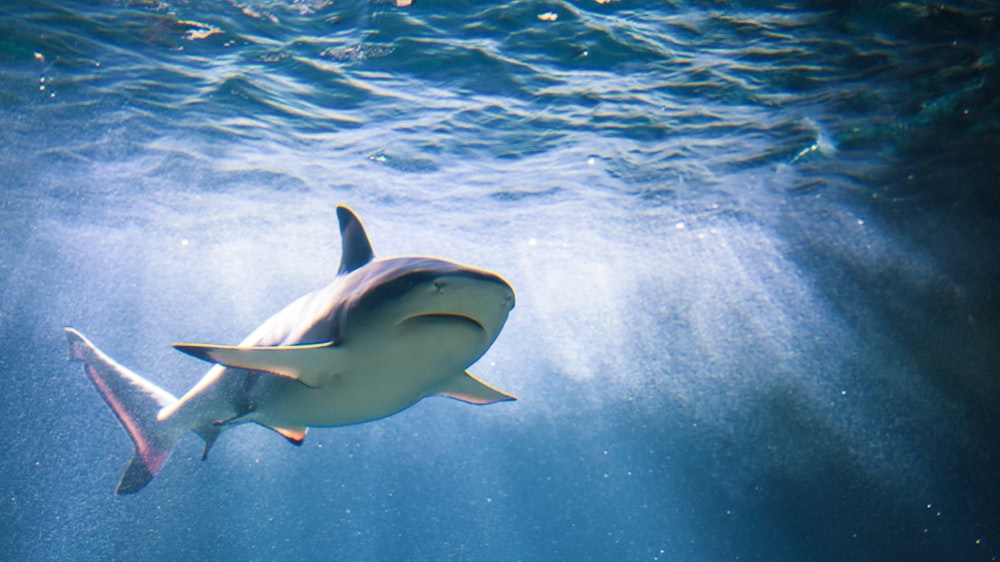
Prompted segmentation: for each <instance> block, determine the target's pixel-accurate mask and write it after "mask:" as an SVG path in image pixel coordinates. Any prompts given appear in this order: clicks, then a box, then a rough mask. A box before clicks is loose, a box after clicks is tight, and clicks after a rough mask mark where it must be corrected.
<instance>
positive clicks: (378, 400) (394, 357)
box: [66, 207, 514, 493]
mask: <svg viewBox="0 0 1000 562" xmlns="http://www.w3.org/2000/svg"><path fill="white" fill-rule="evenodd" d="M337 215H338V218H339V220H340V231H341V237H342V247H343V251H342V254H341V264H340V271H339V273H338V275H337V277H336V279H335V280H334V281H333V283H331V284H330V285H328V286H327V287H324V288H322V289H320V290H318V291H315V292H313V293H309V294H308V295H305V296H303V297H301V298H300V299H298V300H296V301H295V302H293V303H291V304H290V305H288V306H287V307H285V308H284V309H283V310H281V311H280V312H278V313H277V314H275V315H274V316H272V317H271V318H270V319H268V320H267V321H266V322H264V324H262V325H261V326H260V327H259V328H257V329H256V330H254V331H253V333H251V334H250V335H249V336H247V337H246V338H245V339H244V340H243V341H242V342H241V343H240V344H239V345H238V346H212V345H199V344H175V347H176V348H177V349H179V350H181V351H184V352H185V353H189V354H191V355H194V356H196V357H199V358H201V359H204V360H206V361H211V362H214V363H216V365H215V366H213V367H212V368H211V369H210V370H209V371H208V373H206V374H205V376H204V377H203V378H202V379H201V381H199V382H198V383H197V384H196V385H195V386H194V387H193V388H192V389H191V390H189V391H188V392H187V393H186V394H185V395H184V396H182V397H181V398H180V399H177V398H175V397H174V396H172V395H171V394H170V393H168V392H167V391H165V390H163V389H161V388H159V387H157V386H156V385H154V384H153V383H151V382H149V381H147V380H145V379H143V378H142V377H140V376H139V375H136V374H135V373H132V372H131V371H129V370H128V369H126V368H124V367H122V366H121V365H118V364H117V363H115V362H114V361H113V360H112V359H110V358H109V357H108V356H106V355H104V354H103V353H102V352H101V351H100V350H98V349H97V348H96V347H95V346H94V345H93V344H91V343H90V342H89V341H88V340H87V339H86V338H84V337H83V336H82V335H81V334H80V333H79V332H77V331H75V330H73V329H72V328H67V329H66V333H67V337H68V338H69V342H70V349H71V355H72V357H73V358H74V359H78V360H82V361H84V371H85V373H86V374H87V375H88V377H89V378H90V379H91V381H92V382H93V383H94V386H95V387H96V388H97V390H98V391H99V392H100V393H101V395H102V396H103V397H104V399H105V401H106V402H107V403H108V405H109V406H110V407H111V409H112V410H113V411H114V412H115V414H116V415H117V416H118V419H119V420H120V421H121V422H122V425H123V426H124V427H125V429H126V430H127V431H128V432H129V435H130V436H131V437H132V439H133V441H134V442H135V445H136V454H135V456H134V457H133V459H132V462H131V463H130V464H129V466H128V468H126V470H125V474H124V475H123V476H122V480H121V482H120V483H119V485H118V489H117V492H118V493H131V492H136V491H138V490H140V489H142V488H143V487H144V486H145V485H146V484H147V483H148V482H149V481H150V480H151V479H152V478H153V476H155V475H156V473H157V472H158V471H159V470H160V468H162V466H163V464H164V463H165V462H166V460H167V458H168V457H169V455H170V452H171V450H172V449H173V446H174V443H175V442H176V441H177V439H178V438H179V437H180V436H181V435H183V434H185V433H187V432H188V431H194V432H196V433H198V434H199V435H201V437H202V438H203V439H205V452H204V455H203V457H204V456H205V455H207V454H208V451H209V449H210V448H211V446H212V444H213V443H214V442H215V440H216V438H217V437H218V435H219V434H220V433H221V432H222V431H223V430H225V429H228V428H230V427H233V426H234V425H237V424H241V423H246V422H255V423H258V424H260V425H263V426H266V427H269V428H271V429H273V430H275V431H277V432H278V433H280V434H281V435H283V436H284V437H285V438H287V439H288V440H289V441H291V442H293V443H295V444H301V443H302V440H303V439H304V438H305V433H306V429H307V428H308V427H316V426H338V425H348V424H355V423H361V422H366V421H371V420H375V419H379V418H382V417H385V416H388V415H391V414H394V413H396V412H399V411H401V410H403V409H405V408H407V407H409V406H411V405H413V404H414V403H416V402H417V401H419V400H420V399H422V398H424V397H426V396H430V395H435V394H437V395H444V396H449V397H452V398H456V399H459V400H463V401H465V402H470V403H473V404H489V403H492V402H497V401H501V400H513V399H514V397H513V396H511V395H510V394H507V393H505V392H502V391H500V390H498V389H496V388H493V387H491V386H489V385H487V384H485V383H483V382H481V381H479V380H478V379H476V378H475V377H473V376H472V375H471V374H469V373H468V371H466V370H465V369H466V368H467V367H468V366H469V365H471V364H472V363H474V362H475V361H476V360H478V359H479V358H480V357H481V356H482V355H483V354H484V353H485V352H486V350H487V349H489V347H490V345H492V343H493V341H494V340H495V339H496V337H497V335H499V333H500V330H501V328H503V325H504V323H505V322H506V320H507V314H508V313H509V312H510V310H511V308H513V306H514V291H513V289H512V288H511V286H510V284H509V283H507V281H505V280H504V279H503V278H502V277H500V276H499V275H497V274H496V273H492V272H490V271H486V270H482V269H477V268H473V267H469V266H464V265H461V264H457V263H454V262H451V261H447V260H442V259H438V258H430V257H395V258H386V259H374V255H373V253H372V250H371V244H370V243H369V241H368V237H367V235H366V234H365V231H364V227H363V226H362V225H361V222H360V221H359V220H358V218H357V217H356V216H355V215H354V213H353V212H352V211H351V210H350V209H348V208H347V207H338V209H337Z"/></svg>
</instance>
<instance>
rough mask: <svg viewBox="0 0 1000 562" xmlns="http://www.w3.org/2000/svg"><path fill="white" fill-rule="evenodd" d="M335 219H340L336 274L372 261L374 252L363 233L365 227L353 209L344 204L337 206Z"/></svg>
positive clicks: (341, 273) (347, 271)
mask: <svg viewBox="0 0 1000 562" xmlns="http://www.w3.org/2000/svg"><path fill="white" fill-rule="evenodd" d="M337 219H338V220H339V221H340V245H341V253H340V270H339V271H337V274H338V275H343V274H345V273H350V272H352V271H354V270H355V269H357V268H359V267H361V266H363V265H365V264H366V263H368V262H370V261H372V258H374V257H375V254H374V253H373V252H372V244H371V242H369V241H368V235H367V234H365V227H364V226H363V225H362V224H361V220H360V219H358V216H357V215H355V214H354V211H352V210H351V209H350V207H347V206H346V205H338V206H337Z"/></svg>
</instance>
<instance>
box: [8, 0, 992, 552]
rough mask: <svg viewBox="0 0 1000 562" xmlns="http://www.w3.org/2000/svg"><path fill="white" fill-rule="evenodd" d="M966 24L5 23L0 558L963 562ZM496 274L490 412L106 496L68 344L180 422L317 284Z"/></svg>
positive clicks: (93, 405) (973, 122) (979, 373)
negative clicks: (404, 258)
mask: <svg viewBox="0 0 1000 562" xmlns="http://www.w3.org/2000/svg"><path fill="white" fill-rule="evenodd" d="M998 15H1000V12H998V11H997V9H996V7H995V6H994V5H993V3H992V2H988V1H986V0H982V1H975V0H969V1H965V2H948V3H934V4H930V3H922V2H918V3H905V2H878V3H870V2H847V1H843V2H837V1H828V2H823V1H806V0H801V1H794V2H787V3H784V4H780V5H774V4H773V3H768V2H754V1H749V0H747V1H744V2H708V1H694V0H688V1H680V0H677V1H673V2H664V3H658V4H653V3H649V4H646V3H640V2H628V1H624V0H623V1H621V2H616V1H612V2H607V3H600V2H595V1H586V2H580V3H568V2H514V3H508V4H501V5H484V4H481V3H454V2H449V3H440V2H432V1H423V0H416V1H415V2H414V4H413V5H412V6H410V7H396V6H395V5H393V4H391V3H385V2H335V3H328V2H324V1H322V0H314V1H302V2H293V1H287V2H279V1H263V0H231V1H229V2H226V1H222V0H204V1H188V2H179V1H178V2H154V1H149V2H127V1H124V0H122V1H118V0H106V1H103V2H100V3H96V2H74V1H70V2H44V1H35V2H9V3H6V4H5V5H4V6H3V7H2V8H0V61H2V66H0V177H2V178H3V180H2V181H3V195H2V196H0V197H2V199H0V208H2V213H3V215H2V216H3V221H2V223H0V279H2V299H3V300H2V308H0V330H2V334H3V338H4V340H3V345H2V347H0V365H2V374H3V376H2V377H0V396H2V409H0V430H2V432H3V435H4V441H3V443H4V451H5V454H4V455H3V458H2V460H0V474H2V478H0V481H2V483H3V494H4V495H3V503H2V505H3V507H2V512H0V529H2V534H0V557H2V558H4V559H10V560H47V559H68V558H75V559H109V558H111V559H192V558H193V559H218V560H225V559H234V560H300V559H343V560H359V559H379V560H384V559H412V560H442V559H453V560H473V559H475V560H484V559H485V560H554V559H567V560H568V559H585V560H609V559H615V560H996V559H997V557H998V556H1000V535H998V533H997V529H1000V508H998V505H1000V501H998V500H1000V489H998V482H1000V478H998V477H1000V458H998V456H997V453H996V452H994V449H995V447H996V443H997V442H998V437H1000V436H998V433H997V427H998V425H997V421H998V420H997V412H998V411H1000V410H998V405H1000V379H998V375H1000V374H998V372H997V365H998V364H1000V354H998V348H997V347H996V342H997V341H998V336H1000V307H998V302H1000V295H998V293H997V286H998V285H997V280H998V271H1000V269H998V265H1000V264H998V259H997V252H996V240H997V239H998V236H1000V227H998V223H997V220H996V217H997V216H998V215H997V213H998V211H1000V204H998V203H1000V200H998V197H997V191H996V179H995V178H996V174H997V166H996V164H995V159H996V155H997V154H1000V151H998V148H1000V143H998V139H1000V135H998V133H1000V117H998V116H1000V105H998V102H997V99H1000V98H998V95H997V93H998V91H1000V84H998V74H997V67H996V57H997V53H998V51H997V47H998V38H1000V30H998V29H997V21H998V20H997V17H998ZM337 203H347V204H350V205H351V206H352V207H353V208H354V209H355V210H356V211H357V212H358V213H359V214H360V215H361V217H362V219H363V220H364V221H365V223H366V226H367V228H368V230H369V234H370V236H371V238H372V243H373V245H374V247H375V251H376V253H377V254H379V255H382V256H389V255H397V254H407V253H429V254H435V255H441V256H445V257H448V258H451V259H456V260H460V261H463V262H466V263H471V264H474V265H478V266H482V267H487V268H490V269H493V270H496V271H498V272H500V273H502V274H503V275H505V276H506V277H507V278H508V279H509V280H510V281H511V283H512V284H513V285H514V286H515V288H516V289H517V291H518V305H517V308H516V309H515V310H514V311H513V313H512V316H511V319H510V321H509V322H508V325H507V327H506V329H505V331H504V333H503V334H501V336H500V338H499V339H498V341H497V342H496V344H495V345H494V347H493V349H491V350H490V352H489V353H488V354H487V355H486V357H484V358H483V360H482V361H480V363H479V364H477V365H476V366H474V368H473V371H474V372H476V373H477V374H478V375H480V376H481V377H482V378H484V379H486V380H488V381H490V382H492V383H495V384H496V385H498V386H500V387H501V388H504V389H505V390H509V391H511V392H513V393H515V394H517V395H519V396H520V398H521V399H520V400H519V401H518V402H515V403H510V404H498V405H493V406H487V407H481V408H478V407H472V406H468V405H465V404H460V403H457V402H453V401H449V400H444V399H428V400H425V401H423V402H421V403H420V404H418V405H417V406H415V407H413V408H411V409H410V410H407V411H406V412H403V413H402V414H399V415H396V416H394V417H391V418H388V419H385V420H382V421H379V422H376V423H372V424H366V425H360V426H354V427H348V428H337V429H314V430H312V431H310V433H309V435H308V437H307V439H306V442H305V444H304V445H303V446H302V448H300V449H295V448H293V447H290V446H289V445H288V444H287V443H285V442H284V440H283V439H281V438H279V437H277V436H275V435H274V434H272V433H270V432H268V431H267V430H264V429H261V428H256V427H241V428H238V429H236V430H234V431H231V432H227V433H226V434H225V435H224V436H223V437H222V438H221V439H220V441H219V443H218V444H217V445H216V447H215V449H214V450H213V453H212V457H211V458H210V459H209V460H208V461H207V462H200V461H198V460H197V459H198V456H199V454H200V450H201V448H200V442H199V441H198V440H197V438H194V437H191V438H189V439H187V440H185V441H182V442H181V444H180V446H179V447H178V450H177V451H176V452H175V454H174V456H173V458H172V459H171V461H170V463H169V464H168V465H167V467H166V468H165V469H164V471H163V472H162V473H161V474H160V475H159V476H158V477H157V479H156V480H155V481H154V482H153V483H152V484H151V485H150V486H149V487H148V488H147V489H145V490H144V491H143V492H142V493H141V494H139V495H137V496H132V497H119V498H116V497H114V496H113V495H112V491H113V489H114V486H115V484H116V482H117V478H118V476H119V475H120V471H121V470H122V469H123V468H124V465H125V463H126V462H127V460H128V458H129V456H130V454H131V450H130V447H131V444H130V442H129V441H128V439H127V437H126V436H125V434H124V432H122V431H121V430H120V429H119V428H118V427H117V426H116V422H115V420H114V417H113V416H112V415H111V414H110V412H108V411H107V410H106V407H105V406H104V404H103V403H102V402H101V400H100V398H99V396H98V395H97V393H95V392H94V391H93V389H92V388H90V386H89V383H88V382H87V380H86V379H85V377H83V376H82V374H81V373H80V372H79V367H78V366H77V365H75V364H69V363H66V362H65V361H64V359H65V354H66V350H65V340H64V338H63V335H62V333H61V332H62V330H61V328H62V327H63V326H64V325H72V326H74V327H76V328H78V329H80V330H81V331H83V332H84V333H85V334H87V335H88V336H89V337H91V339H93V340H94V342H95V343H96V344H97V345H99V346H101V347H102V348H103V349H104V350H105V351H106V352H107V353H109V354H110V355H111V356H113V357H115V358H116V359H117V360H119V361H120V362H122V363H123V364H125V365H128V366H130V367H132V368H134V369H135V370H137V371H138V372H140V373H142V374H143V375H145V376H148V377H149V378H150V379H152V380H154V381H156V382H158V383H159V384H161V385H162V386H164V387H165V388H167V389H169V390H171V391H173V392H175V393H180V392H182V391H184V390H186V389H187V388H189V387H190V386H191V385H192V384H193V383H194V382H195V381H196V380H197V379H198V378H199V377H200V375H201V374H202V372H203V371H202V368H203V367H202V365H200V364H198V363H197V362H196V361H195V360H193V359H190V358H187V357H185V356H182V355H181V354H179V353H176V352H174V351H173V350H172V349H171V348H170V346H169V344H170V343H171V342H174V341H206V342H230V343H235V342H237V341H239V340H240V339H241V338H242V337H243V336H244V335H246V333H248V332H249V331H250V330H252V329H253V328H254V327H255V326H256V325H257V324H258V323H260V322H261V321H262V320H263V319H265V318H266V317H267V316H268V315H270V314H271V313H272V312H274V311H276V310H277V309H279V308H280V307H281V306H283V305H284V304H286V303H287V302H289V301H290V300H292V299H293V298H295V297H297V296H299V295H300V294H302V293H305V292H307V291H309V290H312V289H314V288H316V287H319V286H322V285H324V284H325V283H327V282H328V281H329V280H330V279H331V278H332V276H333V275H334V274H335V272H336V267H337V263H338V259H339V239H338V236H337V229H336V219H335V216H334V207H335V205H336V204H337Z"/></svg>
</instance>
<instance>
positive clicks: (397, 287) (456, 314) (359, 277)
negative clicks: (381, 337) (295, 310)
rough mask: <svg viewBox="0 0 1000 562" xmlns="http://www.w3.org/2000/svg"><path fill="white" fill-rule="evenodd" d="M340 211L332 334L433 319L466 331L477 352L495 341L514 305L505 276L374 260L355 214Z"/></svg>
mask: <svg viewBox="0 0 1000 562" xmlns="http://www.w3.org/2000/svg"><path fill="white" fill-rule="evenodd" d="M338 216H339V219H340V230H341V236H342V244H343V252H342V257H341V266H340V275H339V276H338V281H337V283H336V285H337V288H336V293H337V298H336V299H335V302H334V303H333V307H332V309H331V314H330V316H328V318H329V319H330V320H331V321H332V322H330V324H331V325H332V327H333V329H334V331H335V333H334V334H333V337H332V338H330V339H333V340H342V339H344V338H350V337H351V336H352V332H355V331H357V330H364V329H366V327H365V326H362V325H359V322H361V321H360V320H359V319H364V322H361V323H367V324H369V325H373V324H377V325H379V326H382V327H387V326H394V327H400V328H417V327H420V326H424V327H427V326H429V325H431V324H433V325H434V326H435V327H437V328H446V329H447V333H451V334H453V335H454V336H455V337H456V338H457V337H459V335H464V336H467V337H468V338H469V343H471V341H472V339H473V338H474V339H475V341H477V342H481V349H480V354H481V353H484V352H485V351H486V349H488V348H489V346H490V345H492V344H493V341H494V340H495V339H496V338H497V336H498V335H499V334H500V330H501V329H502V328H503V326H504V323H505V322H506V321H507V315H508V313H510V310H511V309H512V308H514V289H513V288H512V287H511V285H510V283H508V282H507V280H506V279H504V278H503V277H501V276H500V275H497V274H496V273H493V272H492V271H487V270H485V269H479V268H476V267H471V266H467V265H463V264H460V263H456V262H453V261H449V260H444V259H440V258H433V257H425V256H405V257H393V258H384V259H375V257H374V254H373V252H372V250H371V243H370V242H369V241H368V237H367V235H366V233H365V230H364V227H363V226H362V225H361V222H360V221H359V220H358V218H357V216H355V215H354V213H353V212H351V211H350V210H349V209H347V208H346V207H340V208H338ZM314 339H315V338H314ZM461 339H465V337H462V338H461ZM477 357H478V355H477Z"/></svg>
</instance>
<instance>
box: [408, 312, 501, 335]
mask: <svg viewBox="0 0 1000 562" xmlns="http://www.w3.org/2000/svg"><path fill="white" fill-rule="evenodd" d="M417 319H419V320H424V321H431V322H434V321H441V322H458V323H468V324H469V327H470V328H471V327H475V328H477V329H479V330H482V331H484V332H485V331H486V326H483V323H482V322H480V321H479V320H477V319H476V318H473V317H472V316H467V315H465V314H454V313H451V312H431V313H428V314H418V315H416V316H411V317H409V318H407V319H406V320H404V321H403V322H409V321H411V320H417Z"/></svg>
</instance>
